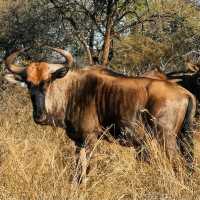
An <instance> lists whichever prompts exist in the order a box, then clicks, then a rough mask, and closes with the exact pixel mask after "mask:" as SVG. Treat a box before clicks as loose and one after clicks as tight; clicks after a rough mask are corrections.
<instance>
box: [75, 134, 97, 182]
mask: <svg viewBox="0 0 200 200" xmlns="http://www.w3.org/2000/svg"><path fill="white" fill-rule="evenodd" d="M87 135H88V136H87V138H86V139H85V142H84V146H81V147H80V146H77V147H76V176H75V178H76V181H77V182H78V183H83V184H85V183H86V175H87V174H88V173H89V172H90V173H91V172H94V171H95V169H96V164H97V163H96V161H95V159H93V158H94V155H93V154H94V149H95V145H96V142H97V139H96V137H95V135H94V134H93V133H91V134H89V133H88V134H87Z"/></svg>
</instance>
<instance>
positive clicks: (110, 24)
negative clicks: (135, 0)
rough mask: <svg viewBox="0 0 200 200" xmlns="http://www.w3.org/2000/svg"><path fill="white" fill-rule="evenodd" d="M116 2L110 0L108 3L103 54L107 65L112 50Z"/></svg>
mask: <svg viewBox="0 0 200 200" xmlns="http://www.w3.org/2000/svg"><path fill="white" fill-rule="evenodd" d="M116 8H117V7H116V2H113V1H112V0H109V1H108V5H107V20H106V21H107V23H106V31H105V34H104V44H103V55H102V64H103V65H107V64H108V63H109V60H108V56H109V51H110V43H111V40H112V37H111V30H112V28H113V16H114V13H115V12H116Z"/></svg>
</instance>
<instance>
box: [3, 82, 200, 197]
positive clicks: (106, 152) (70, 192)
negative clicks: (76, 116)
mask: <svg viewBox="0 0 200 200" xmlns="http://www.w3.org/2000/svg"><path fill="white" fill-rule="evenodd" d="M31 113H32V110H31V105H30V101H29V99H28V96H27V94H26V92H25V91H24V90H23V89H20V88H18V87H11V86H9V87H7V88H4V90H3V89H2V85H1V89H0V133H1V134H0V199H1V200H29V199H30V200H55V199H56V200H77V199H79V200H82V199H83V200H86V199H87V200H90V199H91V200H104V199H105V200H132V199H142V200H143V199H146V200H150V199H152V200H156V199H170V200H171V199H200V171H199V168H198V165H199V162H200V142H198V141H197V139H196V142H195V149H196V166H195V168H196V172H195V173H194V174H193V175H192V176H191V177H188V175H187V173H185V170H184V168H183V165H182V164H181V162H179V164H177V168H178V173H177V174H174V172H173V170H172V166H171V165H170V163H169V162H168V161H167V159H165V157H164V155H163V154H162V153H161V152H160V151H159V149H158V148H157V147H156V143H153V144H151V145H150V148H151V152H152V158H151V164H147V163H144V162H139V161H137V160H136V159H135V153H134V150H133V149H131V148H125V147H121V146H119V145H117V144H115V143H113V144H109V143H108V142H106V141H100V143H99V145H98V148H97V149H96V156H97V160H98V168H97V170H96V172H95V174H93V176H92V175H91V176H88V181H87V185H86V188H84V187H78V186H77V185H75V184H74V183H72V181H71V180H72V177H73V175H74V174H75V169H74V144H73V143H72V142H71V141H70V139H68V138H67V136H66V135H65V133H64V131H63V130H62V129H57V128H52V127H41V126H38V125H35V124H34V122H33V120H32V116H31Z"/></svg>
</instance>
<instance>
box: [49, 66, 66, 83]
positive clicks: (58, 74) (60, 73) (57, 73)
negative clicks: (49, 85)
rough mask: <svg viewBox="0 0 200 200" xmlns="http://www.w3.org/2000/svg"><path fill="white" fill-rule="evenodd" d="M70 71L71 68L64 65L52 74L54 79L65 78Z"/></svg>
mask: <svg viewBox="0 0 200 200" xmlns="http://www.w3.org/2000/svg"><path fill="white" fill-rule="evenodd" d="M68 71H69V68H67V67H62V68H60V69H57V70H56V71H55V72H53V73H52V74H51V78H52V80H55V79H58V78H63V77H64V76H65V75H66V74H67V72H68Z"/></svg>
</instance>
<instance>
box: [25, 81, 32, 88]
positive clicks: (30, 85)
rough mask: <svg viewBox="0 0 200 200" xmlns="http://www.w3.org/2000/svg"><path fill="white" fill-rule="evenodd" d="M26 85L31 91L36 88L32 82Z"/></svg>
mask: <svg viewBox="0 0 200 200" xmlns="http://www.w3.org/2000/svg"><path fill="white" fill-rule="evenodd" d="M26 85H27V87H28V89H31V88H33V87H34V85H33V83H32V82H30V81H26Z"/></svg>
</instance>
